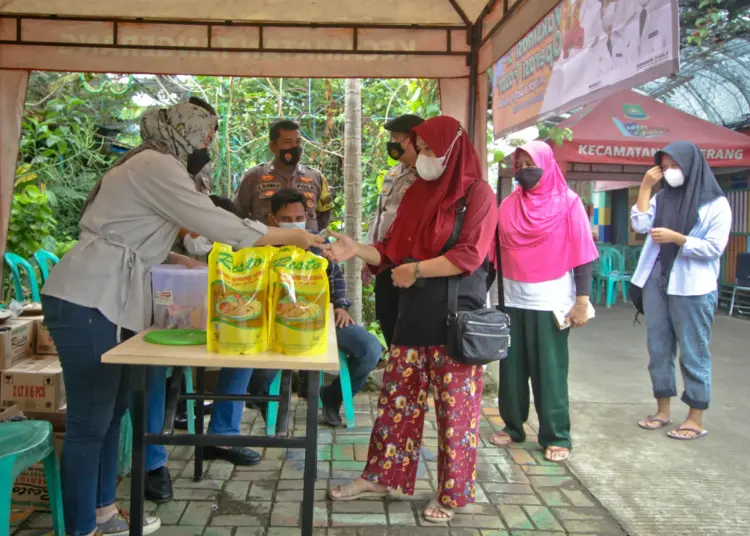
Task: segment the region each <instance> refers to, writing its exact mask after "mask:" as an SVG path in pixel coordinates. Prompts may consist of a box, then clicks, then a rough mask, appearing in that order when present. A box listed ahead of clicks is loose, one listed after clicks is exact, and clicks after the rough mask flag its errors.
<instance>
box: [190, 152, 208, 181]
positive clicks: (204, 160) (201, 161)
mask: <svg viewBox="0 0 750 536" xmlns="http://www.w3.org/2000/svg"><path fill="white" fill-rule="evenodd" d="M210 161H211V155H210V154H209V153H208V148H205V149H195V150H194V151H193V152H192V153H190V154H189V155H188V158H187V171H188V173H190V174H191V175H197V174H198V173H200V171H201V170H202V169H203V168H204V167H206V164H208V163H209V162H210Z"/></svg>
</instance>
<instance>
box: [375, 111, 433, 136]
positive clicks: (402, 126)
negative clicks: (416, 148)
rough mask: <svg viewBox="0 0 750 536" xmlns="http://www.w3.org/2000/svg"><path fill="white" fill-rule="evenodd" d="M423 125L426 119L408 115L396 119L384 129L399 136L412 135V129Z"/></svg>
mask: <svg viewBox="0 0 750 536" xmlns="http://www.w3.org/2000/svg"><path fill="white" fill-rule="evenodd" d="M422 123H424V119H422V118H421V117H419V116H418V115H413V114H406V115H399V116H398V117H394V118H393V119H391V120H390V121H388V122H387V123H386V124H385V125H384V128H385V129H386V130H387V131H389V132H395V133H397V134H411V129H413V128H414V127H416V126H419V125H421V124H422Z"/></svg>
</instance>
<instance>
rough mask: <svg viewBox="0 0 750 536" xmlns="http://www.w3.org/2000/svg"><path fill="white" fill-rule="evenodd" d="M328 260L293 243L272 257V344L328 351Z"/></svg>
mask: <svg viewBox="0 0 750 536" xmlns="http://www.w3.org/2000/svg"><path fill="white" fill-rule="evenodd" d="M327 268H328V261H327V260H326V259H324V258H323V257H319V256H317V255H315V254H313V253H310V252H308V251H304V250H302V249H299V248H295V247H292V246H289V247H284V248H281V249H279V250H278V251H277V252H276V255H275V256H274V257H273V259H272V261H271V289H272V290H271V307H272V311H271V348H272V349H273V350H274V351H276V352H279V353H283V354H290V355H301V354H308V355H311V356H312V355H321V354H325V353H326V352H327V351H328V322H329V321H330V318H329V316H330V312H329V309H330V306H331V296H330V290H329V286H328V273H327V272H326V270H327Z"/></svg>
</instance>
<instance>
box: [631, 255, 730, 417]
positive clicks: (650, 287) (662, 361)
mask: <svg viewBox="0 0 750 536" xmlns="http://www.w3.org/2000/svg"><path fill="white" fill-rule="evenodd" d="M666 289H667V280H666V278H664V277H663V276H662V273H661V263H660V262H658V261H657V262H656V264H655V265H654V268H653V270H652V272H651V276H650V277H649V279H648V281H647V282H646V285H645V287H644V289H643V309H644V312H645V316H646V339H647V343H648V354H649V363H648V371H649V373H650V374H651V384H652V386H653V390H654V398H670V397H673V396H677V385H676V379H675V364H674V361H675V357H676V356H677V346H678V345H679V347H680V370H681V371H682V380H683V383H684V384H685V391H684V392H683V394H682V401H683V402H684V403H685V404H687V405H688V406H689V407H690V408H693V409H700V410H705V409H708V404H709V402H710V401H711V354H710V353H709V350H708V345H709V343H710V342H711V324H712V323H713V320H714V311H715V310H716V304H717V299H718V293H717V292H716V291H714V292H710V293H709V294H704V295H702V296H671V295H668V294H667V291H666Z"/></svg>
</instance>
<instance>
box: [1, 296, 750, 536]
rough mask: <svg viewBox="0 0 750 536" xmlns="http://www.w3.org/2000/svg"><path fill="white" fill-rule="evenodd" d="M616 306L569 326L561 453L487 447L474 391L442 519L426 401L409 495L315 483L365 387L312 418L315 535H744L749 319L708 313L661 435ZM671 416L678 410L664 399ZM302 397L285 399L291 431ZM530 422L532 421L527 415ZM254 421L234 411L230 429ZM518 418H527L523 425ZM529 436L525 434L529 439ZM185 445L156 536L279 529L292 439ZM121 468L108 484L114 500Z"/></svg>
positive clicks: (287, 506) (358, 447)
mask: <svg viewBox="0 0 750 536" xmlns="http://www.w3.org/2000/svg"><path fill="white" fill-rule="evenodd" d="M632 320H633V309H632V308H631V307H629V306H620V307H615V308H613V309H611V310H605V309H600V310H599V311H598V312H597V318H596V319H595V320H593V321H592V322H591V324H590V325H589V326H587V327H586V328H585V329H582V330H580V331H576V332H574V333H573V334H572V336H571V372H570V393H571V413H572V420H573V438H574V452H573V455H572V456H571V459H570V462H569V464H568V465H567V466H558V465H554V464H549V463H547V462H545V461H544V459H543V457H542V452H541V450H540V449H539V447H538V445H536V444H534V443H525V444H521V445H514V446H513V448H508V449H497V448H495V447H492V446H491V445H489V443H488V442H487V438H488V437H489V435H490V434H491V433H492V432H493V430H499V429H501V428H502V426H503V425H502V421H501V420H500V418H499V417H498V414H497V409H496V406H497V400H496V398H494V397H487V398H486V399H485V407H484V410H483V418H482V420H481V425H480V426H481V442H480V445H479V464H478V466H477V473H478V485H477V503H476V504H475V505H473V506H471V507H470V508H467V509H466V510H464V511H463V512H461V513H460V514H458V515H456V517H455V519H454V520H453V521H452V522H451V523H450V524H449V525H447V526H444V527H434V526H428V525H427V524H426V523H425V522H424V521H423V520H422V517H421V512H422V509H423V508H424V506H425V505H426V504H427V501H428V500H429V499H430V497H432V496H433V495H434V488H435V483H436V480H437V473H436V468H437V466H436V458H435V453H436V450H437V430H436V424H435V421H434V412H430V413H429V414H428V420H427V423H426V425H425V442H424V445H425V449H424V456H423V460H422V462H421V464H420V470H419V474H418V481H417V486H416V488H417V493H416V495H415V496H414V497H405V496H403V495H398V494H396V495H395V496H393V497H392V498H391V499H389V500H386V501H357V502H351V503H332V502H331V501H330V500H328V499H327V497H326V492H327V490H328V489H330V488H331V487H332V486H335V485H338V484H339V483H341V482H345V481H346V480H347V479H351V478H354V477H356V476H357V475H358V474H359V472H360V471H361V468H362V466H363V465H364V463H363V462H364V461H365V459H366V456H367V442H368V440H369V433H370V430H371V427H372V421H373V415H374V413H375V409H376V404H377V400H376V398H374V397H372V396H366V395H360V396H358V397H357V399H356V406H357V407H356V411H357V413H356V417H357V425H358V427H357V428H355V429H353V430H347V429H338V430H335V431H334V430H330V429H321V432H320V435H319V441H320V448H319V454H318V478H319V481H318V486H317V487H318V491H317V492H316V510H315V519H316V527H317V529H316V536H321V535H322V536H364V535H365V534H366V535H367V536H386V535H389V536H523V535H526V536H541V535H547V536H549V535H553V534H554V535H558V536H560V535H563V534H581V535H583V534H588V535H593V534H596V535H602V536H610V535H612V536H623V535H625V534H629V535H631V536H675V535H681V536H682V535H685V536H687V535H691V536H692V535H700V536H714V535H716V536H719V535H722V536H723V535H738V536H739V535H742V536H747V535H750V501H749V500H748V498H747V495H746V493H747V490H749V489H750V461H749V458H748V456H747V455H746V451H747V449H746V448H745V447H746V445H747V444H748V443H749V442H750V428H748V417H747V416H748V415H750V396H748V394H750V381H748V379H747V378H748V374H747V372H748V370H749V369H748V366H749V365H750V352H748V348H750V337H748V334H750V322H747V321H746V320H737V319H730V318H726V317H720V318H718V319H717V321H716V324H715V327H714V342H713V344H712V351H713V364H714V367H713V373H714V377H713V401H712V404H711V409H710V410H709V412H707V414H706V418H705V421H704V424H705V426H706V428H707V429H708V430H709V431H710V433H709V436H708V437H707V438H705V439H701V440H698V441H687V442H679V441H674V440H671V439H668V438H667V437H666V435H665V430H661V431H652V432H648V431H644V430H641V429H640V428H638V426H637V424H636V423H637V421H638V420H639V419H641V418H642V417H644V416H645V415H647V414H649V413H653V412H654V410H655V407H654V402H653V400H652V398H651V389H650V382H649V378H648V373H647V370H646V363H647V354H646V349H645V328H644V327H643V326H642V325H639V326H635V327H634V326H633V321H632ZM673 408H674V412H673V417H674V419H675V420H676V421H677V423H678V424H679V422H680V421H681V419H682V418H684V416H685V414H686V409H685V407H684V406H683V405H682V404H681V403H680V402H679V401H676V402H675V404H674V406H673ZM305 415H306V406H305V404H304V402H300V403H299V405H298V406H297V409H296V413H295V422H294V427H295V433H302V430H303V429H304V419H305ZM530 424H531V426H532V427H533V426H534V425H535V423H534V422H532V423H530ZM250 430H252V431H253V432H254V433H262V431H263V427H262V420H261V419H260V418H259V417H258V416H257V414H256V412H254V411H247V412H246V414H245V424H244V425H243V431H245V432H247V431H250ZM530 432H531V430H530ZM534 439H535V437H534V436H533V435H532V436H530V437H529V441H533V440H534ZM191 458H192V449H188V448H175V449H172V451H171V454H170V462H169V463H170V465H169V466H170V470H171V472H172V474H173V477H174V479H175V480H174V485H175V501H173V502H172V503H169V504H166V505H162V506H159V507H157V506H156V505H153V504H149V503H147V509H148V510H149V511H151V512H154V513H156V514H157V515H159V516H160V517H161V519H162V521H163V523H164V528H162V529H161V530H160V531H159V533H158V534H162V535H164V536H178V535H180V536H183V535H184V536H293V535H295V536H296V535H298V534H299V533H300V531H299V507H300V501H301V485H302V467H303V464H302V456H301V452H300V451H285V450H279V449H266V451H265V452H264V460H263V462H262V463H261V464H260V465H258V466H255V467H250V468H235V467H233V466H231V465H229V464H226V463H224V462H213V463H211V464H210V465H209V468H208V471H207V474H206V477H205V479H204V480H203V481H202V482H200V483H195V482H193V480H192V478H190V476H191V475H192V461H191ZM128 494H129V480H128V479H125V480H123V481H122V482H121V484H120V486H119V488H118V498H120V499H121V500H122V502H123V505H124V506H125V507H127V501H128ZM14 525H15V526H16V527H17V529H18V530H17V531H16V534H17V535H18V536H31V535H37V534H39V533H45V532H47V531H48V530H49V529H48V527H50V526H51V525H50V518H49V516H48V515H38V514H37V515H34V516H32V517H31V518H29V519H26V520H25V521H22V520H21V519H19V520H18V523H16V524H14Z"/></svg>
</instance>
